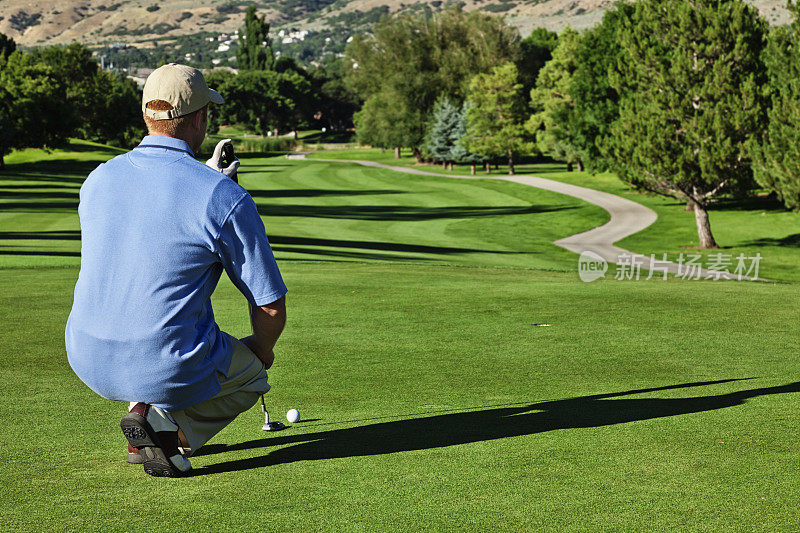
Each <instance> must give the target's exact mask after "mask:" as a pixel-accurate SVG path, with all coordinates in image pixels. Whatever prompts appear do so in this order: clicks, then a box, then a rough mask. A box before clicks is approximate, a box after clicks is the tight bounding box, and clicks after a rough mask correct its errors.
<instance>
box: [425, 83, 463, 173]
mask: <svg viewBox="0 0 800 533" xmlns="http://www.w3.org/2000/svg"><path fill="white" fill-rule="evenodd" d="M460 107H461V106H459V105H456V104H455V103H453V101H452V100H450V99H449V98H447V97H440V98H439V99H438V100H436V103H435V104H434V105H433V119H432V120H431V126H430V129H429V131H428V142H427V148H428V152H429V153H430V155H431V157H433V159H434V160H436V161H441V162H442V164H447V163H448V162H452V161H454V158H453V147H454V146H456V142H457V141H458V139H459V138H460V137H459V136H458V131H457V128H458V126H459V121H460Z"/></svg>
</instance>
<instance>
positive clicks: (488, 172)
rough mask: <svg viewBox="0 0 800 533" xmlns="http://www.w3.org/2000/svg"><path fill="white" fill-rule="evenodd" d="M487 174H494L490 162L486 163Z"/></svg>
mask: <svg viewBox="0 0 800 533" xmlns="http://www.w3.org/2000/svg"><path fill="white" fill-rule="evenodd" d="M486 173H487V174H491V173H492V164H491V163H489V162H488V161H487V162H486Z"/></svg>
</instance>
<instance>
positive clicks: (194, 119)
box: [192, 107, 206, 129]
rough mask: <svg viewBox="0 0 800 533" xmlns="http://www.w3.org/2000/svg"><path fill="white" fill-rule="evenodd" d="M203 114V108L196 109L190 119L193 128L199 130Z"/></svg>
mask: <svg viewBox="0 0 800 533" xmlns="http://www.w3.org/2000/svg"><path fill="white" fill-rule="evenodd" d="M205 112H206V108H205V107H204V108H202V109H198V110H197V111H195V112H194V116H193V117H192V126H194V127H195V129H200V123H201V118H200V117H201V115H202V114H203V113H205Z"/></svg>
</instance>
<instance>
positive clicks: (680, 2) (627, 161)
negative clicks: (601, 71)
mask: <svg viewBox="0 0 800 533" xmlns="http://www.w3.org/2000/svg"><path fill="white" fill-rule="evenodd" d="M765 32H766V23H765V22H764V21H763V20H762V19H761V18H760V17H759V16H758V13H757V11H756V10H755V8H752V7H750V6H748V5H746V4H745V3H743V2H742V1H740V0H727V1H724V0H689V1H684V0H640V1H639V2H637V3H636V4H635V5H634V7H633V9H632V11H631V12H630V13H629V14H625V15H624V16H623V19H622V20H621V26H620V30H619V32H618V35H619V40H618V46H619V48H620V52H621V57H620V59H619V61H618V63H617V66H616V68H615V69H614V70H613V71H612V72H611V74H610V76H611V77H610V81H611V86H612V87H613V88H614V89H615V90H616V91H617V92H618V93H619V94H620V105H619V117H618V118H617V120H616V121H615V123H614V124H613V126H612V141H611V144H612V146H611V148H612V151H613V164H612V168H613V170H614V171H615V172H616V173H617V174H618V175H619V176H620V178H622V179H623V180H624V181H626V182H627V183H630V184H632V185H634V186H636V187H639V188H643V189H646V190H650V191H653V192H656V193H658V194H663V195H667V196H672V197H676V198H680V199H684V200H691V201H692V202H693V203H694V213H695V219H696V223H697V233H698V237H699V240H700V247H701V248H716V247H717V244H716V242H715V240H714V237H713V235H712V233H711V225H710V223H709V219H708V211H707V209H708V205H709V202H710V201H711V200H712V199H713V198H715V197H717V196H718V195H720V194H721V193H723V192H731V191H736V190H742V189H745V188H747V187H749V186H751V185H752V169H751V165H750V161H749V157H748V150H749V146H750V144H751V142H752V139H753V138H754V137H756V136H758V135H760V133H761V132H762V131H763V130H764V127H765V104H766V102H765V98H764V94H763V91H762V89H761V87H762V86H763V85H764V84H765V82H766V81H767V80H766V75H765V68H764V65H763V63H762V62H761V59H760V54H761V52H762V50H763V47H764V35H765Z"/></svg>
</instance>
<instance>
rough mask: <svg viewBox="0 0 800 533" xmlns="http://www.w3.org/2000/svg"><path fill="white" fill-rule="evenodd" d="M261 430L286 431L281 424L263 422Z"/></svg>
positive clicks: (284, 426)
mask: <svg viewBox="0 0 800 533" xmlns="http://www.w3.org/2000/svg"><path fill="white" fill-rule="evenodd" d="M261 429H263V430H264V431H280V430H282V429H286V424H284V423H283V422H264V426H263V427H262V428H261Z"/></svg>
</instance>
